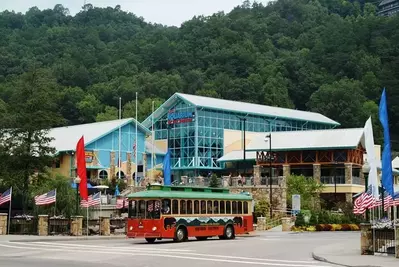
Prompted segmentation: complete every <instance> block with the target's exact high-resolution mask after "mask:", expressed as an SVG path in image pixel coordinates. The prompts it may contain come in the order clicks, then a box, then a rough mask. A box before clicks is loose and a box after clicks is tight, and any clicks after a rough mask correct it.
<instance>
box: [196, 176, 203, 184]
mask: <svg viewBox="0 0 399 267" xmlns="http://www.w3.org/2000/svg"><path fill="white" fill-rule="evenodd" d="M197 184H198V186H204V177H202V176H199V177H197Z"/></svg>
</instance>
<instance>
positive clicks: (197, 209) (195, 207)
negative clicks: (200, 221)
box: [194, 200, 200, 214]
mask: <svg viewBox="0 0 399 267" xmlns="http://www.w3.org/2000/svg"><path fill="white" fill-rule="evenodd" d="M199 213H200V209H199V201H198V200H195V201H194V214H199Z"/></svg>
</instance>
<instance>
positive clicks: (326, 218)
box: [318, 210, 330, 224]
mask: <svg viewBox="0 0 399 267" xmlns="http://www.w3.org/2000/svg"><path fill="white" fill-rule="evenodd" d="M318 219H319V223H320V224H327V223H330V214H329V213H328V212H327V211H325V210H322V211H321V212H320V213H319V216H318Z"/></svg>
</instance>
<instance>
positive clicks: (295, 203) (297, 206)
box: [292, 195, 301, 214]
mask: <svg viewBox="0 0 399 267" xmlns="http://www.w3.org/2000/svg"><path fill="white" fill-rule="evenodd" d="M300 211H301V195H292V213H294V214H298V213H299V212H300Z"/></svg>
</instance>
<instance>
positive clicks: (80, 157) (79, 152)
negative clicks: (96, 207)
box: [76, 136, 88, 200]
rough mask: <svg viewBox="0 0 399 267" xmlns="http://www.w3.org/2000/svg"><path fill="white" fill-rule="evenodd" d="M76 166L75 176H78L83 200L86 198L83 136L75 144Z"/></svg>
mask: <svg viewBox="0 0 399 267" xmlns="http://www.w3.org/2000/svg"><path fill="white" fill-rule="evenodd" d="M76 168H77V172H76V174H77V176H78V177H79V178H80V184H79V191H80V197H81V198H82V199H84V200H87V198H88V192H87V175H86V155H85V144H84V139H83V136H82V138H80V140H79V142H78V144H77V145H76Z"/></svg>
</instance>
